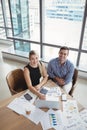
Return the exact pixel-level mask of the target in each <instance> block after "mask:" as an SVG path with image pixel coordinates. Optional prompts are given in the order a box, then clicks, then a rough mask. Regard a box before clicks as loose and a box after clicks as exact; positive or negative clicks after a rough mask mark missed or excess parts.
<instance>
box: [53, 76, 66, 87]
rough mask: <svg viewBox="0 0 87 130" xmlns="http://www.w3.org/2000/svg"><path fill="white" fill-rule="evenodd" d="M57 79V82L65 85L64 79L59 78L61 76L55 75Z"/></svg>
mask: <svg viewBox="0 0 87 130" xmlns="http://www.w3.org/2000/svg"><path fill="white" fill-rule="evenodd" d="M55 80H56V81H57V83H58V84H59V85H60V86H64V85H65V81H64V79H62V78H59V77H55Z"/></svg>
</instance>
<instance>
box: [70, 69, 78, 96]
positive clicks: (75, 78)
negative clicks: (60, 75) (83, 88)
mask: <svg viewBox="0 0 87 130" xmlns="http://www.w3.org/2000/svg"><path fill="white" fill-rule="evenodd" d="M77 78H78V69H77V68H75V70H74V74H73V78H72V88H71V90H70V92H69V94H70V95H71V96H73V92H74V89H75V87H76V82H77Z"/></svg>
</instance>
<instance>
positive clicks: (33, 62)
mask: <svg viewBox="0 0 87 130" xmlns="http://www.w3.org/2000/svg"><path fill="white" fill-rule="evenodd" d="M29 60H30V64H31V65H32V66H36V65H37V64H38V62H39V56H38V55H36V54H34V55H31V56H30V58H29Z"/></svg>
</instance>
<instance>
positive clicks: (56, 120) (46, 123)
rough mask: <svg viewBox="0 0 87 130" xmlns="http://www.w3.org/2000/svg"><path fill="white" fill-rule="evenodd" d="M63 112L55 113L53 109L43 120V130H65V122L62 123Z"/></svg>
mask: <svg viewBox="0 0 87 130" xmlns="http://www.w3.org/2000/svg"><path fill="white" fill-rule="evenodd" d="M62 117H63V115H62V112H61V110H57V111H54V110H52V109H49V110H48V111H47V112H46V113H45V115H44V117H43V119H42V120H41V125H42V128H43V130H47V129H50V128H54V129H56V130H58V129H59V130H62V129H63V121H62Z"/></svg>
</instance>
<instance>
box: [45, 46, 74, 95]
mask: <svg viewBox="0 0 87 130" xmlns="http://www.w3.org/2000/svg"><path fill="white" fill-rule="evenodd" d="M68 55H69V48H68V47H65V46H64V47H61V48H60V50H59V57H57V58H54V59H52V60H51V61H50V62H49V63H48V70H47V71H48V75H49V77H50V78H51V79H53V81H55V82H56V83H57V84H58V85H59V86H61V87H62V88H63V89H64V90H65V91H66V92H67V93H69V91H70V90H71V87H72V77H73V74H74V65H73V64H72V63H71V62H70V61H69V60H68V59H67V57H68Z"/></svg>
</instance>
